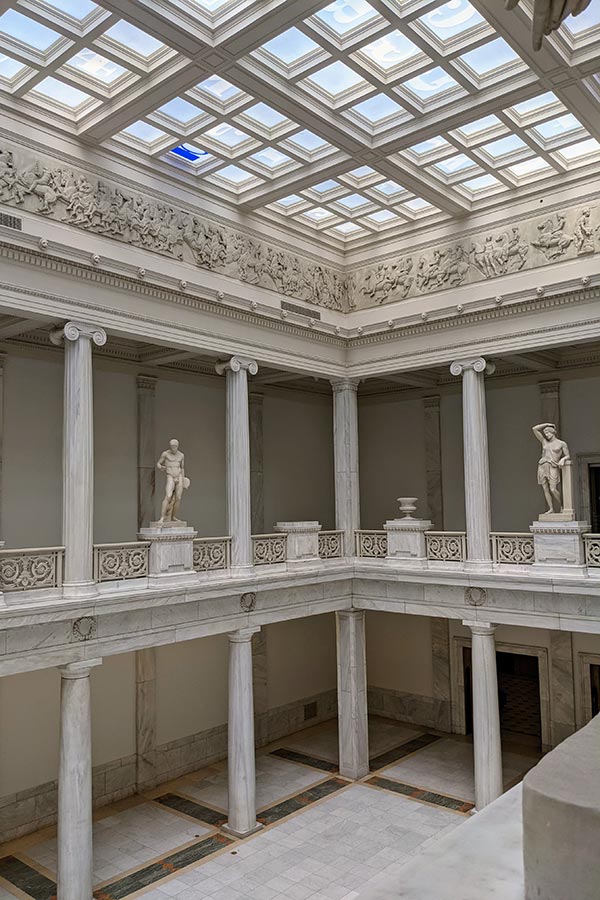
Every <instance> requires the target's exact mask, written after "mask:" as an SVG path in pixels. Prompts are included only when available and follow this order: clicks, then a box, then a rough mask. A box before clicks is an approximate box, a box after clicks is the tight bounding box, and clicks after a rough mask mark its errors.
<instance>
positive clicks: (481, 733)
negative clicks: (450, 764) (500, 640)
mask: <svg viewBox="0 0 600 900" xmlns="http://www.w3.org/2000/svg"><path fill="white" fill-rule="evenodd" d="M465 624H468V625H469V627H470V628H471V633H472V636H473V640H472V681H473V754H474V762H475V807H476V809H478V810H480V809H483V807H484V806H487V805H488V803H491V802H492V801H493V800H496V799H497V798H498V797H499V796H500V795H501V794H502V791H503V785H502V743H501V740H500V710H499V706H498V673H497V669H496V641H495V637H494V632H495V630H496V629H495V626H494V625H488V624H483V623H482V624H471V623H465Z"/></svg>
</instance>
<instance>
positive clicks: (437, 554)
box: [425, 531, 467, 563]
mask: <svg viewBox="0 0 600 900" xmlns="http://www.w3.org/2000/svg"><path fill="white" fill-rule="evenodd" d="M425 544H426V548H427V559H429V560H432V561H434V562H455V563H462V562H464V561H465V559H466V558H467V535H466V534H465V532H464V531H426V532H425Z"/></svg>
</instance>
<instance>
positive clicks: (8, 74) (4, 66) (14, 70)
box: [0, 53, 27, 81]
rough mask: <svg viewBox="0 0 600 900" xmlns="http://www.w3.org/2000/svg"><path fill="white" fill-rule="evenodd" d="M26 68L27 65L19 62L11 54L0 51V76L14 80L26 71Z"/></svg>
mask: <svg viewBox="0 0 600 900" xmlns="http://www.w3.org/2000/svg"><path fill="white" fill-rule="evenodd" d="M26 68H27V66H26V65H24V64H23V63H20V62H17V60H16V59H11V58H10V56H5V55H4V53H0V78H5V79H6V80H7V81H12V79H13V78H15V76H16V75H19V74H20V73H21V72H24V71H25V69H26Z"/></svg>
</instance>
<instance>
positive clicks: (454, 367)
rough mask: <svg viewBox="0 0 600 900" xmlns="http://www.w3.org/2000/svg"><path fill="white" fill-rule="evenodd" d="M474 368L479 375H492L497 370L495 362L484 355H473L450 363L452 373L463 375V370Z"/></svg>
mask: <svg viewBox="0 0 600 900" xmlns="http://www.w3.org/2000/svg"><path fill="white" fill-rule="evenodd" d="M469 369H473V371H475V372H477V374H478V375H481V374H485V375H492V374H493V373H494V372H495V371H496V366H495V365H494V363H491V362H488V361H487V360H486V359H484V358H483V356H473V357H469V358H468V359H455V360H454V362H453V363H452V364H451V365H450V374H451V375H462V374H463V372H466V371H468V370H469Z"/></svg>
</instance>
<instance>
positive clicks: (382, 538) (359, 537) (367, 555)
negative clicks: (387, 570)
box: [354, 531, 388, 559]
mask: <svg viewBox="0 0 600 900" xmlns="http://www.w3.org/2000/svg"><path fill="white" fill-rule="evenodd" d="M354 537H355V540H356V555H357V556H360V557H361V558H363V559H383V558H384V557H385V556H387V548H388V542H387V533H386V532H385V531H355V532H354Z"/></svg>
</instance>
